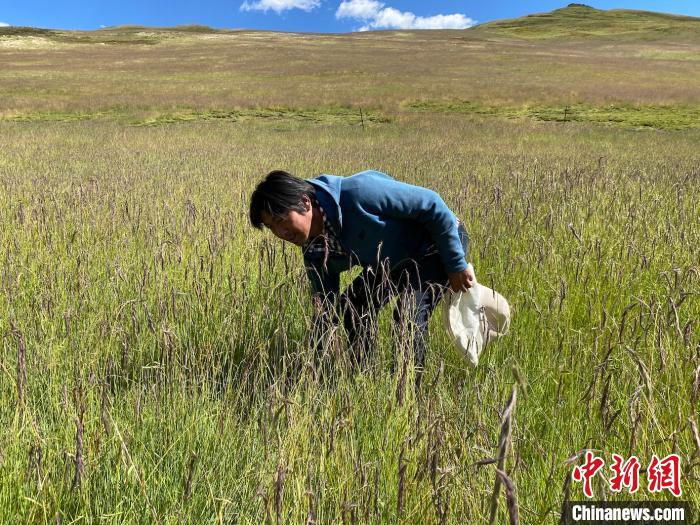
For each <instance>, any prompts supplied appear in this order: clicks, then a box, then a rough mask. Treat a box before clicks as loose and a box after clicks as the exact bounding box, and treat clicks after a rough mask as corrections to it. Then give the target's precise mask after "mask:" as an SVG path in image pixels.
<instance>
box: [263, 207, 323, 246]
mask: <svg viewBox="0 0 700 525" xmlns="http://www.w3.org/2000/svg"><path fill="white" fill-rule="evenodd" d="M302 205H303V206H304V211H302V212H298V211H294V210H289V211H287V212H286V213H285V214H284V215H282V216H276V215H271V214H269V213H267V212H266V211H263V212H262V221H263V224H264V225H265V226H266V227H267V228H269V229H270V231H271V232H272V233H273V234H274V235H275V236H276V237H279V238H280V239H282V240H283V241H287V242H291V243H293V244H296V245H297V246H301V245H302V244H304V243H305V242H306V241H307V239H308V238H309V235H310V232H311V219H312V217H313V213H312V207H311V201H310V200H309V198H308V197H306V196H304V198H303V200H302Z"/></svg>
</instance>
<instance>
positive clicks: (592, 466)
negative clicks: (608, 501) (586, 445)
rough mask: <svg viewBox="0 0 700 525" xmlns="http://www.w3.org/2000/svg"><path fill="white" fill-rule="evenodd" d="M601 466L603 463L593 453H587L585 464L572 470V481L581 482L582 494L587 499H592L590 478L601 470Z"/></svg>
mask: <svg viewBox="0 0 700 525" xmlns="http://www.w3.org/2000/svg"><path fill="white" fill-rule="evenodd" d="M603 465H605V461H603V460H602V459H601V458H599V457H597V456H594V455H593V452H590V451H587V452H586V462H585V463H584V464H583V465H580V466H577V467H576V468H575V469H574V472H573V474H572V477H573V479H574V481H583V493H584V494H585V495H586V497H587V498H592V497H593V489H592V488H591V478H592V477H593V476H595V475H596V474H597V473H598V471H599V470H600V469H602V468H603Z"/></svg>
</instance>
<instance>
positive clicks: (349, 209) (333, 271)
mask: <svg viewBox="0 0 700 525" xmlns="http://www.w3.org/2000/svg"><path fill="white" fill-rule="evenodd" d="M250 221H251V223H252V224H253V226H255V227H256V228H258V229H262V227H263V226H265V227H267V228H269V229H270V230H271V231H272V233H273V234H274V235H276V236H277V237H279V238H280V239H283V240H285V241H288V242H291V243H293V244H296V245H297V246H299V247H301V248H302V250H303V255H304V263H305V266H306V271H307V275H308V277H309V280H310V283H311V289H312V293H313V297H314V302H315V304H316V305H317V307H318V309H319V311H320V312H321V313H322V314H323V315H322V316H321V318H323V319H325V321H326V322H337V316H336V315H335V312H336V311H338V307H339V311H340V312H341V313H340V315H341V316H342V319H343V324H344V326H345V330H346V332H347V335H348V338H349V340H350V343H351V347H352V349H353V352H352V356H351V357H352V359H353V362H354V363H356V364H359V363H361V362H362V361H363V360H364V358H365V357H366V356H367V355H368V352H369V350H370V348H371V345H372V341H373V339H374V337H375V335H376V324H377V319H376V314H377V312H378V310H379V309H380V308H381V307H382V306H384V305H385V304H386V303H388V302H389V301H390V300H391V298H392V297H394V296H397V295H398V296H399V297H400V300H399V301H398V302H397V306H396V308H395V310H394V319H395V320H397V321H399V320H401V317H402V316H403V317H404V318H406V320H407V321H409V322H410V326H412V327H413V329H414V332H413V345H414V347H413V350H414V356H415V361H416V367H417V369H418V370H421V369H422V367H423V364H424V359H425V346H426V344H425V335H426V332H427V328H428V321H429V319H430V314H431V313H432V311H433V309H434V308H435V306H436V305H437V303H438V301H439V300H440V298H441V297H442V294H443V293H444V291H445V289H446V286H447V285H449V286H450V288H451V289H452V290H454V291H464V290H466V289H467V288H470V287H471V285H472V283H473V279H474V277H473V275H472V273H471V271H470V270H468V269H467V261H466V254H467V251H468V244H469V237H468V235H467V232H466V230H465V229H464V226H463V225H462V223H461V221H459V219H457V217H456V216H455V214H454V213H452V211H450V209H449V208H448V207H447V205H446V204H445V202H444V201H443V200H442V199H441V198H440V196H439V195H438V194H437V193H435V192H434V191H431V190H428V189H426V188H422V187H420V186H413V185H410V184H405V183H402V182H398V181H396V180H394V179H392V178H391V177H389V176H388V175H385V174H383V173H380V172H378V171H363V172H361V173H357V174H355V175H353V176H350V177H337V176H332V175H321V176H319V177H317V178H314V179H308V180H303V179H299V178H296V177H294V176H292V175H290V174H289V173H286V172H284V171H273V172H271V173H269V174H268V175H267V177H266V178H265V179H264V180H263V181H262V182H260V183H259V184H258V186H257V187H256V189H255V191H254V192H253V194H252V196H251V199H250ZM353 265H361V266H362V268H363V270H362V273H361V274H360V275H358V277H356V278H355V279H354V280H353V281H352V283H351V284H350V285H349V286H348V287H347V288H346V289H345V290H344V291H343V293H342V294H341V292H340V274H341V273H342V272H343V271H345V270H348V269H349V268H350V267H351V266H353Z"/></svg>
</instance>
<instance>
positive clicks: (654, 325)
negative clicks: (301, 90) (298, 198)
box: [0, 115, 700, 523]
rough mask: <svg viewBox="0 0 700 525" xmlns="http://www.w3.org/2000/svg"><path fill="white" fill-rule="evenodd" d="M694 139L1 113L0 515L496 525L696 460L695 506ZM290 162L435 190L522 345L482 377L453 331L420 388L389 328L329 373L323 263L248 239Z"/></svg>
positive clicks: (435, 337)
mask: <svg viewBox="0 0 700 525" xmlns="http://www.w3.org/2000/svg"><path fill="white" fill-rule="evenodd" d="M699 137H700V135H698V134H697V133H695V132H692V131H687V132H684V133H682V134H681V133H638V132H631V131H630V132H626V131H611V130H605V129H599V128H595V127H587V126H585V125H580V124H574V123H561V124H556V123H523V122H518V123H515V122H495V121H483V120H480V119H478V118H476V117H470V116H454V117H453V116H449V115H435V116H431V115H420V116H407V117H405V118H403V119H402V120H401V122H399V123H387V124H383V125H378V126H370V127H368V128H367V129H366V130H365V131H363V130H362V128H360V127H357V126H355V127H348V126H345V125H329V126H318V125H314V124H302V125H301V126H299V127H298V128H296V129H293V130H276V129H275V128H274V127H273V125H272V124H264V123H262V124H258V123H256V122H255V121H252V122H247V123H240V124H231V123H225V122H222V123H219V122H190V123H181V124H173V125H162V126H153V127H148V128H135V127H126V126H122V125H120V124H117V123H112V122H109V121H85V122H71V123H46V122H28V123H8V122H3V123H0V150H1V151H2V152H3V153H2V156H0V187H1V188H2V190H1V191H0V221H1V224H2V225H3V227H2V229H1V230H0V246H1V248H0V287H1V288H0V290H1V291H0V326H1V327H2V332H3V335H4V337H3V339H2V351H1V353H0V368H1V370H0V371H1V373H0V396H1V399H2V400H3V403H1V404H0V424H1V426H0V465H1V468H0V521H1V522H22V523H44V522H52V523H55V522H61V523H74V522H80V521H86V522H97V521H106V522H113V523H142V522H154V523H156V522H159V523H181V522H182V523H202V522H221V523H224V522H226V523H230V522H236V523H261V522H267V523H338V522H344V523H387V522H404V523H463V522H470V523H479V522H485V521H487V520H488V517H489V513H490V506H491V501H492V494H493V489H494V484H495V483H501V482H503V483H504V484H505V487H504V488H505V490H504V491H500V495H498V494H497V495H496V499H494V500H493V502H494V504H495V512H496V517H495V521H496V522H497V523H502V522H506V521H507V520H508V519H509V517H508V516H509V513H510V515H512V513H513V512H516V515H518V516H519V519H520V522H522V523H541V522H544V523H554V522H557V521H558V517H559V509H560V508H561V503H562V501H563V499H564V498H565V494H566V495H567V497H570V499H576V498H577V497H581V496H582V494H581V487H580V486H578V485H576V484H571V483H568V482H567V483H566V486H562V483H563V480H569V476H570V473H571V469H572V468H573V465H572V462H571V461H567V459H570V458H571V457H572V455H576V454H577V453H579V451H581V450H582V449H587V448H590V449H596V450H598V451H601V452H599V455H600V454H602V455H604V456H606V457H607V458H608V459H609V458H610V456H611V454H612V453H613V452H617V453H620V454H622V455H631V454H636V455H637V456H639V457H640V460H641V461H642V463H643V465H646V464H648V461H649V459H650V458H651V455H652V454H654V453H656V454H657V455H659V456H660V457H662V456H665V455H666V454H668V453H671V452H676V453H678V454H680V456H681V458H682V466H683V477H682V483H683V485H682V488H683V491H684V499H687V500H689V501H691V502H693V503H694V504H695V505H696V506H697V505H698V503H700V491H699V490H698V472H697V465H698V464H699V463H700V461H699V456H698V450H699V448H700V443H698V437H697V421H698V415H699V414H698V399H699V398H700V379H699V378H700V340H699V339H698V335H697V327H696V320H697V318H698V314H700V301H699V300H698V293H699V292H700V267H699V264H700V263H699V258H698V246H700V234H699V233H698V232H700V228H699V226H700V224H698V216H699V214H698V200H697V192H698V189H699V188H698V186H699V179H698V174H699V173H700V159H699V158H698V155H697V151H698V143H699V142H700V141H699ZM274 168H285V169H288V170H290V171H292V172H295V173H297V174H298V175H300V176H306V177H310V176H315V175H317V174H319V173H323V172H330V173H334V174H340V175H347V174H351V173H353V172H355V171H359V170H361V169H366V168H375V169H380V170H383V171H385V172H388V173H390V174H392V175H394V176H396V177H398V178H400V179H402V180H405V181H408V182H413V183H418V184H422V185H425V186H428V187H431V188H433V189H435V190H437V191H438V192H439V193H440V194H441V195H442V196H443V197H444V198H445V200H446V201H447V202H448V204H449V205H450V206H451V208H452V209H453V210H455V211H456V212H457V213H458V215H460V217H461V218H462V219H463V220H464V222H465V224H466V225H467V229H468V231H469V233H470V237H471V246H472V249H471V250H472V251H471V254H470V260H471V261H472V262H473V263H474V266H475V268H476V271H477V274H478V276H479V279H480V281H481V282H484V283H486V284H488V285H490V286H493V287H495V288H496V289H498V290H499V291H500V292H501V293H503V294H504V295H505V296H506V297H507V298H508V299H509V300H510V302H511V304H512V309H513V312H514V317H513V322H512V327H511V333H510V335H509V336H508V337H506V338H505V339H503V340H501V341H498V342H496V343H495V344H493V346H490V347H489V348H488V349H487V350H486V352H485V353H484V355H483V360H482V363H481V364H480V365H479V367H478V368H477V369H476V370H472V369H469V368H468V367H467V366H466V365H465V363H464V362H463V361H461V359H460V357H459V356H458V355H457V354H456V352H455V350H453V349H452V348H451V347H450V346H449V344H448V342H447V338H446V337H445V336H444V335H443V334H442V332H441V330H440V324H439V321H440V319H439V313H438V314H436V315H435V316H434V317H433V320H432V324H431V337H430V345H429V350H428V355H427V370H426V374H425V377H424V379H423V382H422V386H421V388H420V390H418V391H416V390H415V389H413V388H411V387H410V385H411V384H412V381H413V373H414V371H413V367H412V365H411V360H410V358H407V356H406V353H405V352H406V351H407V349H406V347H407V346H408V345H407V344H406V341H405V332H402V331H401V330H398V331H396V330H391V328H390V323H391V319H390V317H391V314H390V312H389V311H385V312H382V314H381V316H380V331H379V343H378V345H377V348H376V352H375V354H374V355H373V356H372V357H371V359H370V362H369V366H368V369H367V370H366V371H365V372H363V373H359V374H352V373H350V372H349V371H348V370H347V369H346V367H345V366H344V365H343V363H344V362H345V361H346V355H347V354H346V349H345V347H344V345H343V341H342V337H341V335H342V334H328V338H327V340H326V342H327V344H326V345H325V346H326V351H327V359H326V362H325V364H326V366H325V369H324V370H320V369H319V368H318V365H317V360H315V359H314V358H313V356H312V354H311V351H310V349H309V347H308V344H307V336H308V333H309V329H310V323H311V315H312V306H311V302H310V300H309V297H308V293H307V290H306V282H305V276H304V273H303V270H302V267H301V258H300V254H299V253H298V250H297V249H295V248H293V247H290V246H285V245H283V244H281V242H278V241H276V240H275V239H273V238H271V237H270V236H268V235H264V234H261V233H259V232H256V231H254V230H253V229H252V228H251V227H250V226H249V225H248V223H247V218H246V210H247V198H248V195H249V193H250V191H251V190H252V188H253V186H254V185H255V183H256V182H257V181H258V180H259V179H260V177H261V176H262V175H264V173H266V172H267V171H269V170H271V169H274ZM408 357H410V356H408ZM404 363H407V365H406V367H405V374H406V375H404V374H403V373H402V370H403V368H402V366H403V364H404ZM399 365H400V366H399ZM393 369H394V370H396V372H395V373H394V372H392V370H393ZM402 382H403V384H402ZM514 386H516V387H517V390H518V402H517V407H515V408H514V409H513V410H512V411H511V410H510V409H509V410H508V413H509V414H510V418H511V419H510V420H509V423H508V426H509V436H510V441H508V442H509V443H510V445H509V446H508V447H507V449H508V453H507V454H501V453H499V449H503V450H505V449H504V447H503V445H504V442H503V439H501V446H500V447H499V435H501V428H502V416H503V415H504V410H505V406H506V402H507V400H508V397H509V396H510V395H511V392H512V390H513V388H514ZM399 393H400V394H401V395H398V394H399ZM574 462H575V460H574ZM496 467H498V471H499V472H497V468H496ZM497 480H499V481H497ZM596 491H598V493H599V494H600V495H601V497H607V498H612V496H611V494H610V493H609V492H606V490H605V487H604V486H603V485H602V484H599V485H598V486H596ZM504 492H505V496H504ZM644 497H651V495H650V494H648V493H646V492H645V491H644V490H640V492H639V493H638V494H637V495H635V496H634V498H637V499H639V498H644ZM657 497H659V496H657ZM661 497H664V495H662V496H661Z"/></svg>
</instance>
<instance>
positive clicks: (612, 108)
mask: <svg viewBox="0 0 700 525" xmlns="http://www.w3.org/2000/svg"><path fill="white" fill-rule="evenodd" d="M406 107H407V108H409V109H411V110H415V111H431V112H446V113H472V114H477V115H488V116H496V117H504V118H523V117H525V118H533V119H537V120H543V121H554V122H589V123H596V124H608V125H613V126H619V127H625V128H634V129H639V128H649V129H659V130H683V129H691V128H692V129H696V128H700V106H678V105H677V106H651V105H639V106H632V105H628V104H617V105H615V104H610V105H606V106H591V105H589V104H571V105H552V104H541V103H533V104H527V105H523V106H519V107H518V106H489V105H486V104H483V103H479V102H470V101H466V100H420V101H414V102H409V103H407V104H406Z"/></svg>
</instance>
